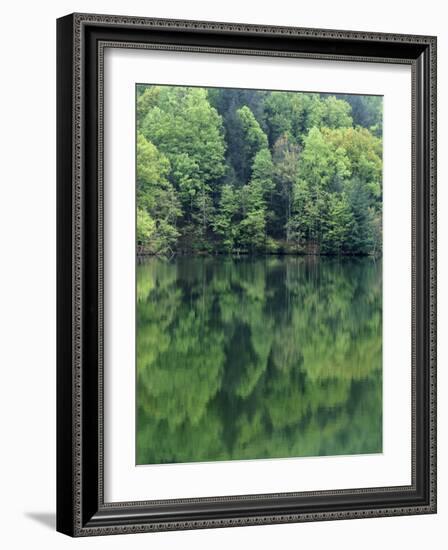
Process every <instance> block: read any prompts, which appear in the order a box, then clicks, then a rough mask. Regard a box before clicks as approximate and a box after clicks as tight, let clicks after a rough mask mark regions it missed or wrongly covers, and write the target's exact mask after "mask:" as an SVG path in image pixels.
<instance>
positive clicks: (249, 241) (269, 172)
mask: <svg viewBox="0 0 448 550" xmlns="http://www.w3.org/2000/svg"><path fill="white" fill-rule="evenodd" d="M273 172H274V165H273V163H272V157H271V153H270V152H269V149H267V148H266V149H261V150H260V151H258V153H257V154H256V155H255V158H254V162H253V164H252V178H251V180H250V182H249V183H248V184H247V185H245V186H244V187H243V190H242V198H243V219H242V221H241V223H240V235H241V240H242V243H243V245H244V246H245V247H247V248H248V249H249V250H262V249H263V248H264V247H265V246H266V236H267V235H266V214H267V197H268V196H269V195H270V194H271V193H272V191H273V189H274V182H273Z"/></svg>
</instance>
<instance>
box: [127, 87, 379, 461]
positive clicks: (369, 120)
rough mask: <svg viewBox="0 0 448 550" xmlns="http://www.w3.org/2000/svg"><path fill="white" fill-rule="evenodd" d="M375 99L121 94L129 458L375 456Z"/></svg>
mask: <svg viewBox="0 0 448 550" xmlns="http://www.w3.org/2000/svg"><path fill="white" fill-rule="evenodd" d="M382 104H383V98H382V96H373V95H347V94H345V95H342V94H337V93H335V94H330V93H319V92H313V93H309V92H300V91H272V90H253V89H231V88H201V87H186V86H167V85H153V84H138V85H137V86H136V103H135V108H136V113H135V116H136V368H137V384H136V461H137V464H141V465H143V464H169V463H188V462H208V461H218V460H248V459H251V460H253V459H272V458H291V457H319V456H336V455H354V454H371V453H381V452H382V263H381V262H382V260H381V258H382V131H383V130H382V120H383V116H382V107H383V105H382Z"/></svg>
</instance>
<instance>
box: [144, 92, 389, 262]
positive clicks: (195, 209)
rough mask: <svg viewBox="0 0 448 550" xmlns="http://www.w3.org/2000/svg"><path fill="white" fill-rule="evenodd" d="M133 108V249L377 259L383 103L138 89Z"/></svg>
mask: <svg viewBox="0 0 448 550" xmlns="http://www.w3.org/2000/svg"><path fill="white" fill-rule="evenodd" d="M136 109H137V206H138V208H139V209H141V210H142V211H144V212H146V214H147V215H148V216H149V218H150V219H151V220H152V222H153V227H152V229H151V230H149V229H148V227H149V226H148V220H147V218H146V217H145V216H144V215H143V214H142V212H140V214H139V215H138V220H137V222H138V223H142V224H144V227H142V228H141V230H140V229H139V228H137V234H138V245H139V250H140V251H143V252H145V253H156V254H169V255H170V254H172V253H173V252H176V251H177V252H183V253H196V252H201V253H204V252H206V253H212V252H216V251H219V252H228V253H233V252H247V253H257V254H260V253H293V254H307V253H311V254H373V255H380V254H381V248H382V230H381V227H382V139H381V133H382V98H381V97H378V96H350V95H344V96H342V95H339V96H334V95H329V94H318V93H298V92H280V91H278V92H277V91H275V92H268V91H257V90H238V89H219V88H214V89H205V88H189V87H179V86H146V85H138V86H137V90H136ZM145 220H146V221H145Z"/></svg>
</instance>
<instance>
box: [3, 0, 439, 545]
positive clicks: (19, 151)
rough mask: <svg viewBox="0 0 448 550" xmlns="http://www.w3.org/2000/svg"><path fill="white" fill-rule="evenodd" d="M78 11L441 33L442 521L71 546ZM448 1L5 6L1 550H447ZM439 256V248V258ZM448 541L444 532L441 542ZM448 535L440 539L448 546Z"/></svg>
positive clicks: (186, 0)
mask: <svg viewBox="0 0 448 550" xmlns="http://www.w3.org/2000/svg"><path fill="white" fill-rule="evenodd" d="M74 11H86V12H96V13H113V14H125V15H143V16H153V17H169V18H185V19H205V20H215V21H220V20H221V21H234V22H243V23H244V22H250V23H260V24H275V25H296V26H308V27H322V28H336V29H352V30H370V31H384V32H401V33H415V34H433V35H438V37H439V92H438V93H439V159H440V160H439V513H438V515H436V516H420V517H418V516H410V517H400V518H387V519H369V520H351V521H339V522H327V523H308V524H291V525H278V526H266V527H246V528H233V529H218V530H207V531H189V532H173V533H159V534H147V535H133V536H127V535H123V536H116V537H107V538H93V539H83V540H80V539H78V540H72V539H69V538H68V537H65V536H63V535H60V534H58V533H56V532H55V531H54V522H55V520H54V511H55V486H56V483H55V331H56V321H55V307H56V299H55V298H56V297H55V279H56V277H55V272H56V267H55V127H56V126H55V124H56V121H55V95H56V94H55V56H56V52H55V40H56V33H55V31H56V27H55V19H56V18H57V17H60V16H62V15H65V14H67V13H71V12H74ZM445 11H446V10H445V9H444V2H442V0H440V1H439V0H426V1H425V2H422V1H421V0H419V1H416V0H408V1H404V0H400V1H397V2H391V1H390V0H371V1H366V2H360V1H359V0H339V1H337V2H334V1H332V0H320V1H319V0H317V1H308V2H306V1H302V2H293V1H291V0H290V1H289V2H288V1H287V0H275V1H272V0H269V1H267V0H257V1H256V2H255V1H252V2H246V3H244V2H242V0H225V2H211V1H210V0H208V1H205V0H204V1H202V0H183V1H182V0H164V1H163V2H160V3H151V2H148V1H143V0H126V1H124V0H121V1H120V0H109V1H105V0H91V1H89V2H87V1H86V0H78V1H69V0H59V1H58V2H57V3H56V2H54V3H50V2H48V3H47V4H44V3H42V2H30V1H27V2H20V3H19V2H9V3H8V4H5V5H4V6H3V10H2V29H1V33H0V40H1V49H0V51H1V56H2V61H1V70H2V73H1V74H2V83H1V86H0V94H1V100H0V131H1V134H0V135H1V152H2V160H1V162H0V171H1V177H0V197H1V199H0V243H1V247H0V254H1V256H0V257H1V259H2V263H1V265H2V267H1V269H0V281H1V284H0V323H1V332H0V334H1V340H0V341H1V345H0V357H1V359H0V365H1V370H0V373H1V378H0V380H1V383H0V392H1V397H0V419H1V431H0V434H1V439H0V441H1V449H2V451H1V455H0V462H1V466H0V508H1V511H0V514H1V515H0V517H1V520H2V535H1V543H2V546H3V547H4V548H8V549H9V548H26V547H27V546H32V547H33V548H38V549H40V548H45V549H48V550H51V549H53V548H58V549H60V548H61V549H64V548H68V547H73V546H74V545H77V547H78V548H79V547H83V548H87V547H89V548H98V549H102V548H119V547H121V546H122V545H126V548H130V549H134V548H135V549H137V548H147V547H149V546H150V547H151V548H153V549H159V548H163V549H171V548H173V549H174V548H176V549H177V548H185V549H189V548H194V549H202V548H204V549H209V548H217V549H220V548H223V549H224V548H226V549H227V548H232V547H233V548H244V547H258V548H272V547H273V546H275V547H281V548H288V547H294V548H299V547H301V548H314V549H320V548H326V547H328V546H330V545H331V547H332V548H343V549H344V550H350V549H359V548H363V550H368V549H370V548H372V549H375V550H378V549H379V548H390V547H392V546H396V545H399V546H400V547H403V548H407V549H410V550H412V549H417V548H422V547H423V546H427V547H428V548H434V549H439V548H442V547H444V544H446V542H445V543H443V542H442V540H443V538H446V524H447V521H448V460H447V458H448V429H447V425H446V422H447V419H448V399H443V396H444V395H445V393H446V392H447V391H448V372H447V369H446V364H447V361H448V353H447V345H446V341H447V338H446V332H447V328H448V322H447V320H448V303H447V296H448V292H447V285H446V284H445V281H446V280H447V278H448V262H447V254H446V249H447V248H448V247H447V244H448V243H447V239H446V236H447V233H448V216H447V215H446V214H445V213H444V209H445V208H447V207H448V196H447V195H448V191H447V186H446V181H447V178H448V162H447V158H446V150H447V149H448V133H447V132H446V131H445V127H446V125H447V123H448V117H447V114H448V107H447V105H448V103H447V99H446V98H447V97H448V70H447V59H448V55H447V54H448V34H447V32H446V28H447V27H446V26H447V19H446V14H445ZM444 249H445V250H444ZM444 535H445V536H444ZM442 537H443V538H442Z"/></svg>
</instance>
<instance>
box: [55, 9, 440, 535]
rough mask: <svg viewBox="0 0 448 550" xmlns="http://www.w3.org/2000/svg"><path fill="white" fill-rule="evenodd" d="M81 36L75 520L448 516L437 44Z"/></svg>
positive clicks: (173, 24) (62, 187)
mask: <svg viewBox="0 0 448 550" xmlns="http://www.w3.org/2000/svg"><path fill="white" fill-rule="evenodd" d="M57 50H58V60H57V71H58V77H57V86H58V88H57V89H58V94H57V95H58V105H57V118H58V125H57V134H58V135H57V141H58V154H57V157H58V166H57V180H58V184H57V185H58V188H57V191H58V199H57V216H58V245H57V252H58V388H57V391H58V399H57V403H58V404H57V407H58V411H57V413H58V426H57V431H58V444H57V452H58V457H57V467H58V471H57V486H58V489H57V529H58V530H59V531H60V532H62V533H65V534H68V535H71V536H89V535H106V534H116V533H136V532H149V531H161V530H172V529H196V528H211V527H227V526H238V525H261V524H266V523H285V522H302V521H321V520H332V519H348V518H369V517H379V516H393V515H404V514H427V513H435V511H436V38H435V37H430V36H408V35H400V34H378V33H370V32H351V31H337V30H317V29H304V28H290V27H269V26H255V25H242V24H232V23H212V22H200V21H175V20H160V19H147V18H137V17H123V16H109V15H91V14H73V15H69V16H66V17H63V18H61V19H59V20H58V22H57Z"/></svg>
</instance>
